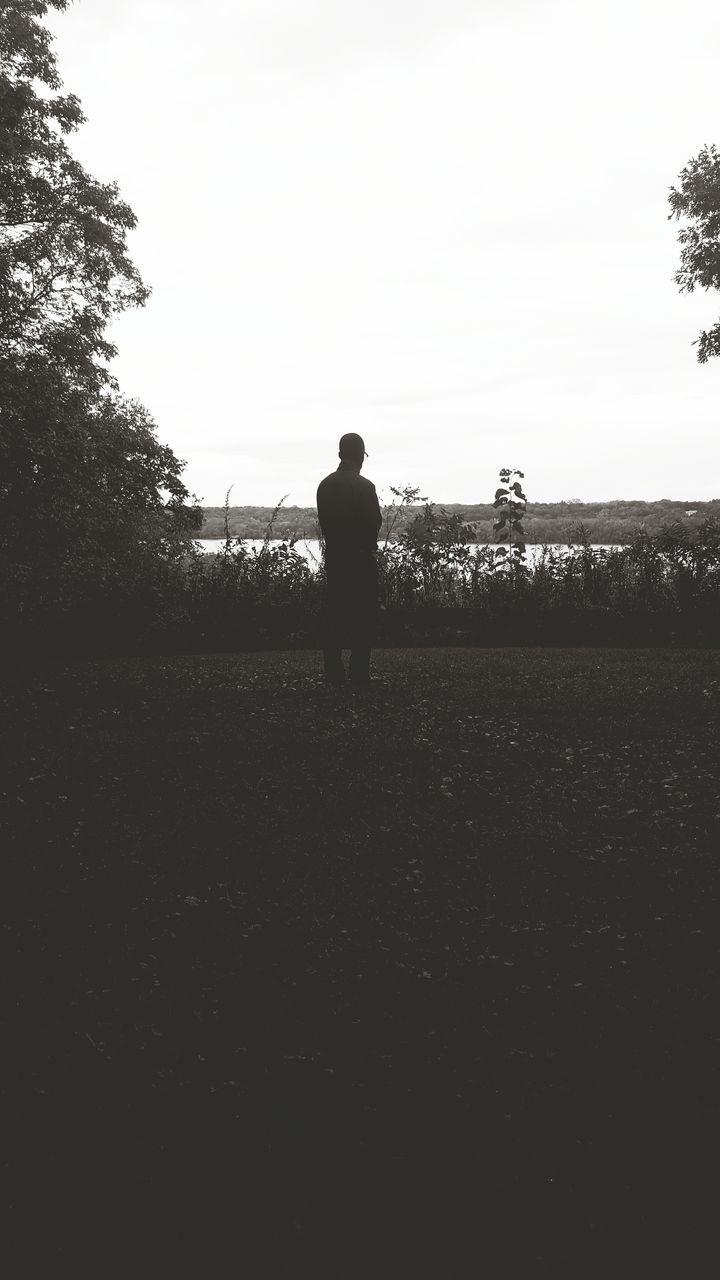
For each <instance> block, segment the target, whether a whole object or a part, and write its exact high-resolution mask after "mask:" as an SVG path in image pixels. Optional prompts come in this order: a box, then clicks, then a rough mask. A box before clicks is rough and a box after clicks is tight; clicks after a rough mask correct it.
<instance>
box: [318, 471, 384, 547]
mask: <svg viewBox="0 0 720 1280" xmlns="http://www.w3.org/2000/svg"><path fill="white" fill-rule="evenodd" d="M317 509H318V519H319V521H320V528H321V530H322V535H323V539H324V541H325V553H326V557H329V558H331V559H335V558H336V557H338V556H340V557H344V556H346V555H350V556H353V555H354V554H356V553H358V552H360V553H362V552H367V553H369V554H371V555H372V554H374V553H375V552H376V551H377V537H378V533H379V532H380V526H381V524H382V515H381V513H380V503H379V502H378V497H377V493H376V492H375V485H374V484H373V483H372V481H371V480H366V479H365V477H364V476H361V475H360V472H359V471H358V469H357V467H356V466H354V465H353V463H351V462H347V461H342V462H341V463H340V466H339V467H338V469H337V471H331V473H330V475H329V476H326V477H325V479H324V480H321V481H320V485H319V486H318V491H317Z"/></svg>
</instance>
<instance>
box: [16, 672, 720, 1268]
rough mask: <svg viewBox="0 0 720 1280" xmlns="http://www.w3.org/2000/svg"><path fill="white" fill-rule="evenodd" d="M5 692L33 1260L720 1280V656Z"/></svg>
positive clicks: (21, 1098)
mask: <svg viewBox="0 0 720 1280" xmlns="http://www.w3.org/2000/svg"><path fill="white" fill-rule="evenodd" d="M376 670H377V671H378V672H379V673H380V674H381V675H382V676H383V677H385V679H386V681H387V683H386V684H383V685H380V686H378V687H375V688H374V689H373V690H372V691H371V692H370V693H369V694H367V695H365V696H363V697H353V696H352V695H331V694H329V693H327V692H326V691H325V690H324V689H323V688H322V686H321V685H320V683H319V680H318V676H319V668H318V658H317V655H316V654H312V653H288V654H242V655H231V656H227V655H226V656H212V657H193V658H169V659H165V658H148V659H133V660H120V659H118V660H117V661H103V662H97V663H84V664H79V665H76V666H70V667H68V668H66V669H65V670H59V669H58V670H55V671H54V672H53V671H47V670H46V671H44V672H42V673H38V674H36V675H34V676H32V675H25V676H22V675H18V674H17V673H9V672H6V674H5V676H4V677H3V680H2V685H1V687H0V714H1V719H2V740H3V746H2V751H3V757H4V758H3V778H2V782H1V783H0V787H1V790H2V792H3V793H4V794H2V795H0V806H1V810H0V812H1V817H2V823H3V828H4V833H3V845H4V865H5V867H6V868H7V875H6V887H7V892H6V894H5V895H4V916H5V920H6V928H5V934H6V937H7V939H8V940H9V942H10V966H11V971H12V979H13V982H12V997H11V1001H10V1004H9V1008H8V1015H7V1019H6V1024H7V1025H6V1028H5V1033H4V1037H3V1050H2V1052H3V1078H4V1100H5V1104H6V1107H7V1109H8V1113H9V1124H8V1125H7V1128H6V1130H5V1134H4V1137H3V1142H2V1161H3V1164H4V1166H5V1170H6V1173H7V1176H8V1186H9V1191H8V1193H7V1196H6V1198H5V1202H4V1210H5V1213H6V1216H7V1226H8V1228H9V1230H8V1232H7V1234H6V1236H5V1238H6V1240H8V1241H9V1246H10V1259H11V1260H10V1264H9V1267H4V1268H3V1270H4V1274H6V1275H8V1276H12V1277H16V1276H24V1275H27V1276H36V1275H37V1276H43V1277H45V1276H55V1275H58V1276H59V1275H65V1274H67V1275H69V1276H84V1275H92V1276H97V1277H106V1276H114V1275H122V1276H128V1277H130V1276H133V1277H138V1276H139V1277H145V1276H148V1277H150V1276H152V1277H166V1276H176V1275H185V1274H188V1275H194V1276H198V1277H201V1276H202V1277H205V1276H207V1277H210V1278H211V1280H212V1278H214V1277H245V1276H247V1277H252V1278H254V1277H272V1278H273V1280H274V1278H275V1277H277V1278H278V1280H280V1278H282V1280H284V1278H285V1277H287V1278H288V1280H290V1277H293V1278H295V1277H306V1276H307V1277H326V1276H327V1277H331V1276H332V1277H337V1278H338V1280H344V1278H345V1277H353V1278H354V1277H399V1278H403V1280H404V1277H414V1276H426V1275H427V1276H437V1277H458V1278H460V1277H462V1278H463V1280H464V1278H465V1277H468V1278H469V1277H488V1278H489V1280H494V1278H495V1277H506V1276H507V1277H525V1276H527V1277H546V1276H547V1277H552V1278H553V1280H556V1278H558V1280H560V1278H563V1277H567V1278H568V1280H586V1278H588V1277H593V1278H594V1277H603V1278H604V1277H610V1276H612V1277H626V1276H627V1277H633V1278H636V1277H637V1278H640V1277H653V1278H654V1277H658V1276H673V1277H675V1276H677V1277H683V1278H684V1277H693V1280H694V1278H695V1277H700V1276H711V1275H715V1274H717V1268H718V1265H719V1264H718V1256H719V1255H720V1243H719V1234H718V1228H717V1213H718V1189H719V1187H718V1173H717V1171H718V1159H719V1157H718V1151H719V1150H720V1146H719V1144H718V1139H719V1138H720V1125H719V1124H718V1118H719V1111H720V1107H719V1101H718V1100H719V1093H718V1085H719V1083H720V1081H719V1079H718V1065H719V1063H720V1018H719V1014H718V994H719V992H718V975H719V972H720V966H719V963H718V960H719V958H718V906H719V899H720V882H719V880H718V869H719V867H720V840H719V839H718V835H719V833H720V794H719V788H718V758H719V751H718V738H719V730H718V711H719V710H720V654H719V653H717V652H707V651H699V650H694V651H692V650H686V651H668V650H652V651H651V650H633V651H629V650H628V651H618V650H614V651H613V650H602V651H598V650H550V649H545V650H538V649H535V650H520V649H515V650H512V649H506V650H485V651H483V650H475V651H472V650H459V649H453V650H413V651H400V650H395V651H391V650H386V651H380V652H378V653H377V655H376Z"/></svg>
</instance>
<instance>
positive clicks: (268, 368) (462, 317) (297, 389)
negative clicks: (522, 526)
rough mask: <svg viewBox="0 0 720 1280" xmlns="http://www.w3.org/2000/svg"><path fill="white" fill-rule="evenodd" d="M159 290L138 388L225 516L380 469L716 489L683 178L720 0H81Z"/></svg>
mask: <svg viewBox="0 0 720 1280" xmlns="http://www.w3.org/2000/svg"><path fill="white" fill-rule="evenodd" d="M53 29H54V30H55V31H56V32H57V44H56V49H57V53H58V57H59V61H60V70H61V73H62V75H63V78H64V80H65V84H66V87H67V89H69V90H71V91H73V92H74V93H77V94H78V96H79V97H80V99H81V101H82V103H83V107H84V110H85V112H86V115H87V116H88V123H87V125H86V126H85V127H84V128H83V129H82V131H81V132H80V133H79V134H76V135H75V137H74V139H73V140H72V146H73V149H74V151H75V153H76V155H78V157H79V158H80V159H81V160H82V161H83V163H84V164H85V165H86V166H87V167H88V168H89V169H90V171H91V172H92V173H93V174H94V175H95V176H96V177H98V178H101V179H103V180H111V179H114V180H117V181H118V183H119V185H120V189H121V192H122V194H123V196H124V197H125V198H126V199H127V200H128V201H129V202H130V204H131V205H132V207H133V209H134V210H135V212H136V214H137V216H138V220H139V225H138V228H137V230H136V231H135V232H133V233H132V236H131V253H132V256H133V258H134V260H135V262H136V263H137V265H138V267H139V268H140V270H141V271H142V274H143V276H144V278H145V280H146V282H147V283H148V284H149V285H150V286H151V287H152V290H153V293H152V296H151V298H150V301H149V302H148V304H147V306H146V307H145V308H144V310H142V311H136V312H133V313H130V314H129V315H127V316H125V317H123V318H122V320H120V321H119V322H118V323H117V324H116V326H115V338H116V341H117V342H118V344H119V347H120V355H119V358H118V360H117V364H116V372H117V374H118V377H119V379H120V382H121V385H122V388H123V390H124V391H125V392H126V393H127V394H128V395H131V396H133V397H136V398H138V399H139V400H141V401H142V402H143V403H144V404H145V405H146V406H147V408H148V409H149V410H150V411H151V413H152V414H153V416H154V417H155V419H156V421H157V424H158V430H159V436H160V438H161V439H162V440H163V441H164V442H165V443H167V444H169V445H171V447H172V448H173V449H174V450H175V452H176V453H177V454H178V455H179V456H180V457H181V458H184V459H186V460H187V463H188V466H187V469H186V471H185V480H186V483H187V484H188V487H189V488H191V489H192V490H193V491H194V492H195V493H196V494H197V496H198V497H199V498H200V499H201V500H203V501H204V502H205V503H206V504H208V505H215V504H219V503H221V502H222V500H223V497H224V493H225V490H226V489H227V488H228V486H229V485H231V484H233V485H234V489H233V494H232V502H233V503H235V504H238V505H243V504H251V503H273V502H275V501H276V500H277V499H279V498H280V497H281V496H282V495H283V494H285V493H288V494H289V495H290V496H289V498H288V503H297V504H299V505H309V504H312V503H314V500H315V490H316V487H317V483H318V480H319V479H320V478H321V477H322V476H323V475H325V474H326V473H327V472H328V471H330V470H331V469H332V468H333V467H334V466H335V465H336V462H337V457H336V454H337V440H338V437H339V435H340V434H341V433H342V432H344V431H349V430H351V431H359V432H361V433H362V435H363V436H364V437H365V441H366V447H367V449H368V452H369V454H370V457H369V458H368V460H367V462H366V465H365V474H366V475H368V476H369V477H370V478H371V479H372V480H374V481H375V483H376V485H377V488H378V490H379V491H380V492H381V494H383V495H384V496H389V486H390V485H391V484H400V483H406V482H407V483H412V484H416V485H419V486H420V488H421V490H422V492H423V494H427V495H429V496H430V497H431V498H433V499H435V500H437V501H439V502H442V501H445V502H453V501H455V502H476V501H487V500H488V499H489V498H490V497H491V496H492V493H493V491H494V488H495V483H496V477H497V472H498V470H499V468H500V467H502V466H505V465H508V466H517V467H519V468H521V469H522V470H523V471H524V472H525V477H526V479H525V487H526V492H527V494H528V497H529V498H530V500H531V501H532V499H533V498H534V499H536V500H537V501H554V500H559V499H562V498H565V499H568V498H573V497H578V498H582V499H584V500H588V501H590V500H597V499H612V498H633V497H638V498H647V499H654V498H662V497H670V498H681V499H693V498H699V499H702V498H711V497H717V496H719V495H720V450H719V449H718V443H717V442H718V416H719V415H718V410H719V407H720V361H715V362H712V361H711V362H710V363H708V364H706V365H704V366H703V365H699V364H698V363H697V360H696V349H695V348H694V347H693V346H692V345H691V344H692V342H693V340H694V339H695V338H696V337H697V336H698V333H699V332H700V330H701V329H702V328H703V327H707V326H709V325H710V324H712V323H714V321H715V320H716V319H717V318H718V315H719V314H720V296H718V295H717V294H715V295H713V294H704V293H697V294H695V295H692V296H689V297H686V296H681V295H680V294H678V292H677V288H676V286H675V284H674V282H673V273H674V271H675V270H676V269H677V266H678V253H679V250H678V245H677V239H676V237H677V230H678V224H677V223H670V222H668V221H667V214H668V212H669V209H668V204H667V193H668V189H669V187H670V186H671V185H672V184H673V183H674V182H675V181H676V179H677V176H678V174H679V172H680V170H681V169H682V167H683V166H684V165H685V163H686V162H687V161H688V160H689V159H690V157H691V156H693V155H695V154H697V152H698V151H699V149H700V147H701V146H702V145H703V144H705V143H712V142H715V143H720V80H719V79H718V66H719V65H720V61H719V60H720V6H718V4H717V0H685V3H684V5H682V6H681V5H680V4H679V3H678V2H677V0H595V2H594V3H589V2H587V0H586V2H585V3H583V2H582V0H570V2H569V3H564V2H563V0H213V2H212V3H207V4H200V3H199V2H198V0H75V3H74V4H73V6H72V7H71V8H70V9H69V10H68V12H67V13H65V14H64V15H57V16H55V17H54V19H53Z"/></svg>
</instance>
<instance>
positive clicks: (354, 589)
mask: <svg viewBox="0 0 720 1280" xmlns="http://www.w3.org/2000/svg"><path fill="white" fill-rule="evenodd" d="M339 457H340V466H339V467H338V469H337V471H332V472H331V473H330V475H329V476H326V477H325V479H324V480H322V481H321V482H320V485H319V487H318V491H317V509H318V518H319V520H320V528H321V530H322V536H323V540H324V542H325V574H326V581H327V590H326V596H325V636H324V641H323V654H324V658H325V678H326V680H327V681H328V682H329V683H330V684H343V683H344V681H345V668H344V666H343V661H342V651H343V649H344V648H345V649H347V648H349V649H350V679H351V681H352V682H353V684H357V685H363V684H367V683H368V681H369V679H370V648H371V645H372V640H373V630H374V623H375V613H376V609H377V536H378V533H379V532H380V525H381V524H382V516H381V514H380V504H379V502H378V499H377V494H376V492H375V485H374V484H372V483H371V482H370V481H369V480H366V479H365V478H364V477H363V476H361V475H360V472H361V470H362V465H363V462H364V461H365V458H366V457H367V454H366V452H365V444H364V441H363V439H362V436H359V435H356V434H355V432H354V431H350V432H348V434H347V435H344V436H343V437H342V439H341V440H340V446H339Z"/></svg>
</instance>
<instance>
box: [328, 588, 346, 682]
mask: <svg viewBox="0 0 720 1280" xmlns="http://www.w3.org/2000/svg"><path fill="white" fill-rule="evenodd" d="M342 605H343V602H342V592H341V583H340V582H338V581H336V580H335V576H334V575H330V574H328V581H327V587H326V591H325V626H324V636H323V661H324V664H325V679H326V681H327V682H328V684H335V685H342V684H345V668H344V666H343V660H342V639H343V637H342V614H343V608H342Z"/></svg>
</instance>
